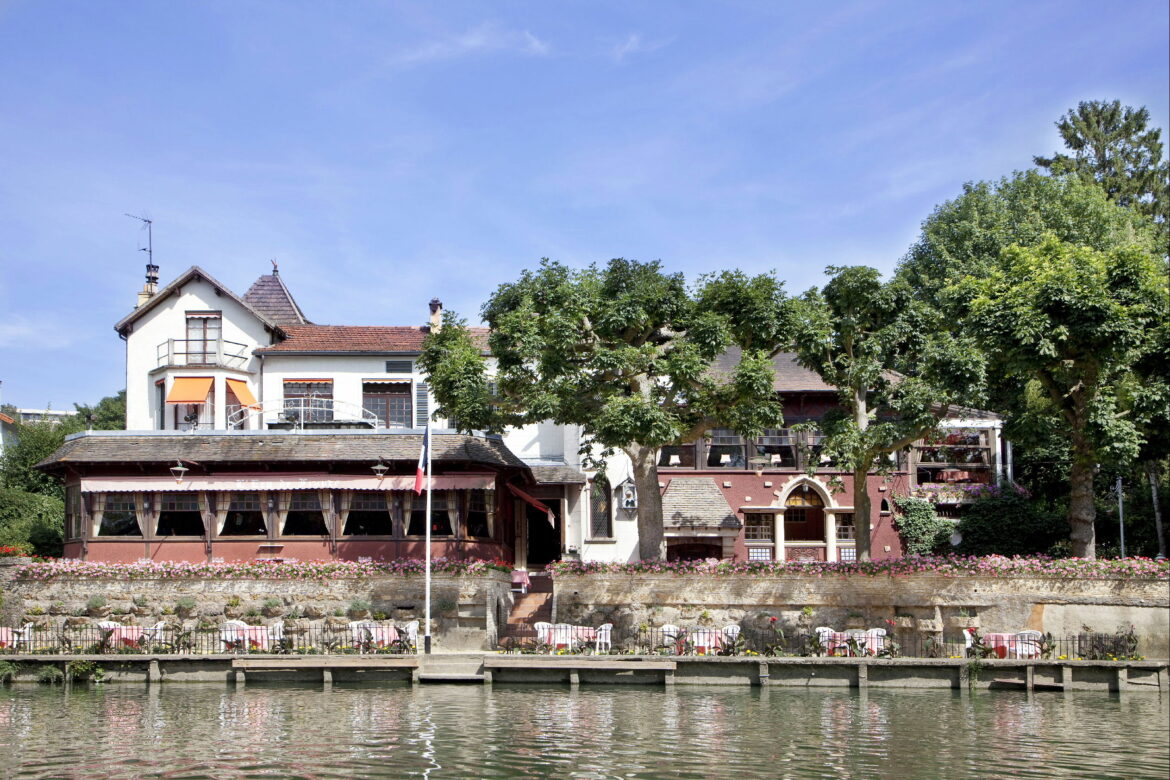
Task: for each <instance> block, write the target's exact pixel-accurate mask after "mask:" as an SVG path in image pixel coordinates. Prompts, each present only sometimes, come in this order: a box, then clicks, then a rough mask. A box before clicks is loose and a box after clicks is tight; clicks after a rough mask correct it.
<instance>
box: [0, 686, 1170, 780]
mask: <svg viewBox="0 0 1170 780" xmlns="http://www.w3.org/2000/svg"><path fill="white" fill-rule="evenodd" d="M1168 728H1170V707H1168V705H1167V701H1166V699H1165V698H1160V697H1158V696H1157V695H1140V696H1139V695H1127V696H1125V697H1122V698H1118V697H1116V696H1113V697H1110V696H1108V695H1104V694H1088V693H1086V694H1070V695H1059V694H1039V695H1028V694H1024V693H1015V692H996V693H986V692H982V693H977V694H974V695H960V694H958V693H957V692H954V693H953V692H949V691H912V690H905V691H888V690H883V691H870V692H868V693H867V692H860V693H859V692H852V691H846V690H828V689H822V690H816V689H805V690H796V691H794V690H786V689H770V690H766V691H759V690H754V691H747V690H744V689H725V688H710V689H693V688H682V689H679V690H663V689H654V688H617V687H611V688H606V687H584V688H580V689H575V690H571V689H569V688H561V687H556V688H529V687H504V686H496V687H495V688H494V689H490V688H487V689H485V688H480V687H454V686H451V687H420V688H410V687H407V686H396V687H347V686H341V685H338V686H334V687H333V688H331V689H326V690H320V689H318V688H308V687H304V688H297V687H279V688H277V687H264V686H257V685H249V686H248V687H247V688H244V689H240V690H236V689H232V688H225V687H223V686H220V685H181V684H171V685H165V686H154V687H150V688H147V687H145V686H142V687H139V686H134V685H108V686H104V687H94V688H85V687H79V688H75V689H73V690H72V691H71V692H69V693H65V692H63V691H61V690H60V689H48V688H41V687H34V686H18V687H15V688H8V689H0V756H3V757H4V763H3V764H2V766H3V770H2V771H0V774H3V775H4V776H6V777H8V776H11V777H30V778H31V777H87V778H91V777H92V778H122V777H126V778H130V777H135V778H137V777H168V778H199V777H214V778H221V777H222V778H234V777H260V776H264V777H273V776H278V777H288V776H294V777H312V778H325V777H428V778H456V777H458V778H463V777H493V778H494V777H557V778H610V777H623V778H658V777H683V778H709V777H722V776H729V775H730V776H745V777H791V778H805V777H826V776H828V777H841V778H873V777H897V778H899V779H900V780H913V779H914V778H936V777H944V776H945V777H1003V776H1010V775H1018V776H1025V777H1063V776H1070V775H1075V776H1081V777H1086V776H1091V777H1105V778H1108V777H1117V778H1142V777H1151V778H1155V777H1156V778H1165V777H1166V776H1167V774H1168V773H1170V731H1168Z"/></svg>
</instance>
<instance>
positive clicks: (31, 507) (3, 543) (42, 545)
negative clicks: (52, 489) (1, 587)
mask: <svg viewBox="0 0 1170 780" xmlns="http://www.w3.org/2000/svg"><path fill="white" fill-rule="evenodd" d="M64 540H65V503H64V502H63V501H61V499H59V498H55V497H53V496H46V495H41V494H39V493H26V492H25V491H23V490H12V489H2V490H0V547H15V548H19V549H21V550H23V551H31V552H33V553H34V554H36V555H42V556H46V557H57V556H59V555H61V553H62V552H63V550H64Z"/></svg>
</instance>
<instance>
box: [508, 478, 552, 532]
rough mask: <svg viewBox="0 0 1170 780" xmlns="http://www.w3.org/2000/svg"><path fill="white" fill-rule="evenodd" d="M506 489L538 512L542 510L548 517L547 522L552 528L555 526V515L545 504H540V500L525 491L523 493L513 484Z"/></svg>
mask: <svg viewBox="0 0 1170 780" xmlns="http://www.w3.org/2000/svg"><path fill="white" fill-rule="evenodd" d="M508 490H510V491H512V495H514V496H516V498H518V499H520V500H521V501H523V502H524V503H525V504H528V505H529V506H530V507H532V508H533V509H535V510H537V511H540V512H544V513H545V515H546V516H547V517H548V524H549V525H551V526H552V527H553V528H556V527H557V516H556V515H555V514H554V513H553V511H552V510H551V509H549V508H548V506H547V505H545V504H542V503H541V502H540V501H538V500H537V499H535V498H533V497H532V496H530V495H528V494H527V493H525V492H524V491H523V490H521V489H520V488H518V487H516V486H515V485H508Z"/></svg>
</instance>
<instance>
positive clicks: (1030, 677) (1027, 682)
mask: <svg viewBox="0 0 1170 780" xmlns="http://www.w3.org/2000/svg"><path fill="white" fill-rule="evenodd" d="M1024 688H1025V689H1027V690H1029V691H1032V690H1035V688H1036V667H1035V666H1033V665H1032V664H1028V665H1027V666H1025V667H1024Z"/></svg>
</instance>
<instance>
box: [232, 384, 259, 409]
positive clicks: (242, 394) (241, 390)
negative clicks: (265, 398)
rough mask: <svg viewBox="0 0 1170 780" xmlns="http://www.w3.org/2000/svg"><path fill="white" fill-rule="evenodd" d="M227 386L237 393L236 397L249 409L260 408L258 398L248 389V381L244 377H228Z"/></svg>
mask: <svg viewBox="0 0 1170 780" xmlns="http://www.w3.org/2000/svg"><path fill="white" fill-rule="evenodd" d="M227 386H228V389H229V390H231V391H232V392H233V393H235V394H236V399H237V400H238V401H239V402H240V403H241V404H243V405H244V406H246V407H248V408H249V409H252V408H259V406H260V404H259V402H258V401H257V400H256V396H254V395H252V391H251V390H249V389H248V383H247V382H245V381H244V380H242V379H228V380H227Z"/></svg>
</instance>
